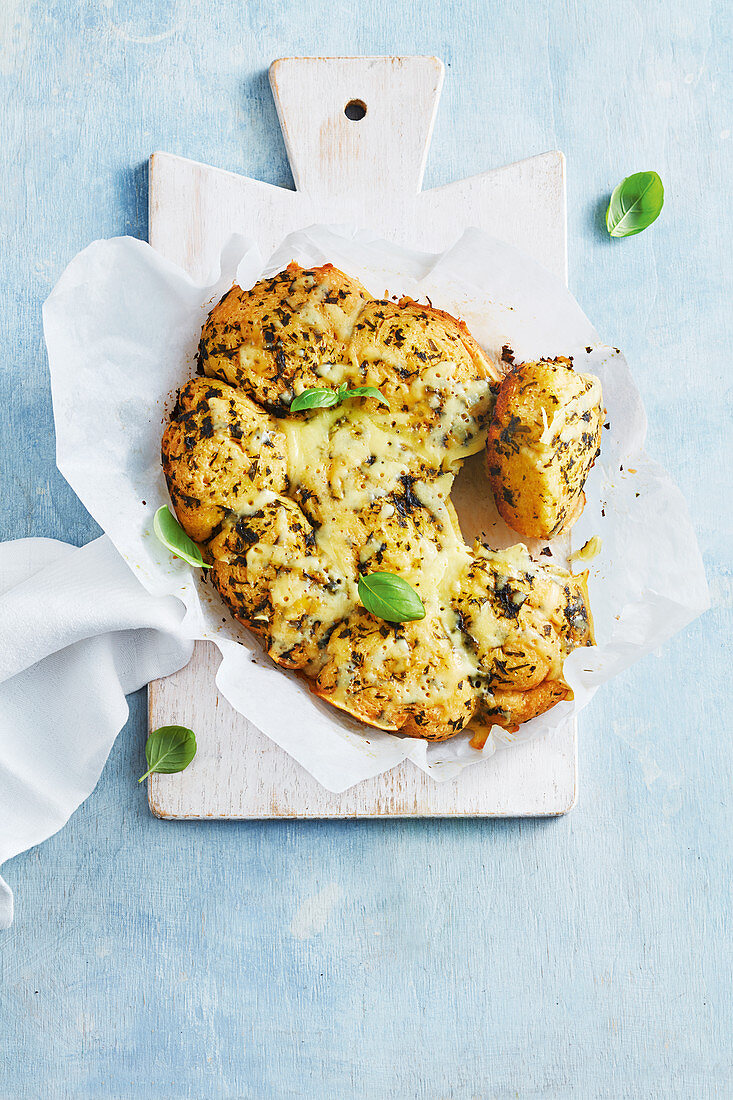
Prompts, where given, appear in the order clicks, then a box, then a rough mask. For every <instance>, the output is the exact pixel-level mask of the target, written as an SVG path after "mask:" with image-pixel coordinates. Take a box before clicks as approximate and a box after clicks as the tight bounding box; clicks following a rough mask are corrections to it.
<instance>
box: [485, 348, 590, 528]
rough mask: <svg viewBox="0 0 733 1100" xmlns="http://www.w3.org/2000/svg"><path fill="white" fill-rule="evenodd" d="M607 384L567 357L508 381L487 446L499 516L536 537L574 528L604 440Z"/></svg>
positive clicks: (525, 368)
mask: <svg viewBox="0 0 733 1100" xmlns="http://www.w3.org/2000/svg"><path fill="white" fill-rule="evenodd" d="M601 425H602V404H601V387H600V383H599V381H598V379H597V378H594V377H593V376H591V375H583V374H578V373H577V372H576V371H574V370H573V368H572V364H571V362H570V360H568V359H562V358H559V359H553V360H540V361H538V362H534V363H521V364H519V365H518V366H516V367H514V368H513V369H512V370H511V371H510V372H509V373H508V374H507V375H506V377H505V378H504V380H503V382H502V383H501V386H500V387H499V393H498V396H497V399H496V407H495V409H494V415H493V417H492V419H491V423H490V425H489V435H488V440H487V444H486V468H487V473H488V477H489V483H490V485H491V488H492V490H493V493H494V497H495V500H496V506H497V508H498V510H499V514H500V515H501V516H502V518H503V519H504V520H505V522H506V523H507V524H508V525H509V526H510V527H511V528H513V530H515V531H517V532H519V534H520V535H527V536H529V537H532V538H538V539H548V538H552V537H555V536H557V535H559V534H560V533H561V532H564V531H568V530H570V528H571V527H572V525H573V524H574V523H575V521H576V520H577V519H578V517H579V515H580V513H581V512H582V510H583V505H584V503H585V497H584V496H583V486H584V485H585V480H586V478H587V476H588V471H589V470H590V468H591V466H592V465H593V463H594V461H595V458H596V455H597V454H598V451H599V448H600V441H601Z"/></svg>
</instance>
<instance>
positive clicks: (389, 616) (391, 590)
mask: <svg viewBox="0 0 733 1100" xmlns="http://www.w3.org/2000/svg"><path fill="white" fill-rule="evenodd" d="M359 599H360V600H361V602H362V604H363V605H364V607H365V608H366V609H367V611H369V612H371V614H372V615H376V616H377V618H378V619H386V621H387V622H388V623H411V622H414V621H415V620H416V619H424V618H425V608H424V606H423V602H422V600H421V599H420V597H419V596H418V594H417V592H416V591H415V589H414V588H413V587H412V585H411V584H408V583H407V581H406V580H404V579H403V578H402V577H398V576H397V574H396V573H368V574H366V575H365V576H364V575H362V576H360V577H359Z"/></svg>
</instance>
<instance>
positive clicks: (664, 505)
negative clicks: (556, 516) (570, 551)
mask: <svg viewBox="0 0 733 1100" xmlns="http://www.w3.org/2000/svg"><path fill="white" fill-rule="evenodd" d="M291 260H296V261H298V262H299V263H301V264H302V265H304V266H313V265H317V264H321V263H333V264H335V265H336V266H337V267H339V268H341V269H342V270H344V271H345V272H346V273H347V274H349V275H353V276H356V277H357V278H359V279H360V280H361V282H362V283H363V284H364V285H365V286H366V287H367V289H368V290H369V291H370V292H371V293H372V294H373V295H374V296H375V297H382V296H390V295H393V294H394V295H397V296H402V295H403V294H408V295H410V296H411V297H413V298H416V299H420V300H423V301H424V300H425V299H426V298H427V299H429V300H430V301H431V302H432V304H433V305H435V306H437V307H439V308H441V309H445V310H447V311H448V312H450V313H453V314H454V315H456V316H458V317H462V318H463V319H464V320H465V321H466V322H467V324H468V327H469V329H470V330H471V332H472V333H473V335H474V336H475V337H476V339H477V340H478V341H479V342H480V343H481V344H482V345H483V346H484V347H485V348H486V349H487V351H489V353H490V354H493V355H494V356H496V357H498V356H500V355H501V350H502V347H503V346H504V345H509V346H510V347H511V349H512V351H513V352H514V355H515V358H516V360H517V362H520V361H522V360H526V359H536V358H540V357H543V356H554V355H568V356H573V358H574V363H575V367H576V369H578V370H581V371H583V372H590V373H593V374H596V375H597V376H598V377H599V378H600V380H601V382H602V385H603V394H604V401H605V405H606V409H607V417H606V420H607V423H608V425H609V427H608V428H607V429H606V430H604V431H603V439H602V450H601V455H600V458H599V459H598V460H597V461H596V464H595V466H594V468H593V470H592V471H591V474H590V476H589V478H588V482H587V484H586V490H585V492H586V497H587V505H586V508H585V511H584V513H583V516H582V518H581V519H580V520H579V522H578V523H577V524H576V526H575V528H574V529H573V546H574V547H579V546H582V545H583V543H584V542H585V541H586V539H588V538H590V537H591V536H592V535H598V536H599V537H600V538H601V541H602V551H601V554H600V556H599V557H598V558H597V559H596V560H595V561H593V562H592V563H591V564H590V566H589V568H590V597H591V608H592V612H593V617H594V622H595V630H596V639H597V645H596V646H595V647H593V648H589V649H581V650H576V652H574V653H573V654H571V655H570V657H569V658H568V659H567V661H566V663H565V676H566V679H567V681H568V683H569V684H570V685H571V687H572V688H573V691H574V695H575V698H574V700H573V701H572V702H563V703H560V704H558V705H557V706H555V707H554V708H553V709H552V710H551V711H549V712H548V713H547V714H544V715H541V716H540V717H538V718H535V719H533V720H532V721H531V722H527V723H525V724H524V725H523V726H522V727H521V728H520V729H519V731H518V732H517V733H515V734H508V733H506V731H504V730H501V729H499V727H494V729H493V731H492V734H491V736H490V737H489V739H488V741H487V743H486V746H485V748H484V749H483V750H482V751H477V750H475V749H472V748H471V747H470V745H469V743H468V742H469V738H470V734H466V733H463V734H461V735H458V736H457V737H455V738H452V739H451V740H449V741H445V742H440V743H429V742H425V741H419V740H414V739H411V738H406V737H401V736H398V735H394V734H389V733H384V732H381V731H379V730H375V729H373V728H371V727H367V726H364V725H362V724H361V723H359V722H357V721H355V720H353V719H351V718H350V717H349V716H347V715H344V714H342V713H340V712H338V711H336V710H335V709H334V708H332V707H330V706H328V705H327V704H326V703H323V702H322V701H320V700H319V699H317V698H316V697H315V696H313V695H312V694H311V693H310V691H309V690H308V686H307V684H306V683H305V682H304V681H303V680H301V679H299V678H298V677H297V676H295V675H294V674H291V673H288V672H285V671H283V670H282V669H279V668H277V667H276V666H275V665H274V664H272V663H271V662H270V661H269V659H268V658H267V657H266V655H265V654H264V652H263V650H262V649H261V647H260V645H259V643H258V642H257V641H256V640H255V639H254V637H252V636H251V635H250V634H249V633H248V632H247V631H246V630H245V629H244V628H243V627H240V626H239V625H238V624H237V623H236V622H235V621H234V620H233V619H232V618H231V617H230V616H229V614H228V612H227V609H226V608H225V606H224V604H223V603H222V601H221V599H220V597H219V596H218V594H217V593H216V591H215V589H214V588H213V586H212V585H211V584H210V583H207V581H206V579H205V577H204V576H203V572H202V571H197V570H193V569H191V568H190V567H189V566H188V565H186V564H185V563H184V562H182V561H180V560H179V559H176V558H173V557H172V556H171V555H170V554H169V552H168V551H166V550H165V548H164V547H162V546H161V545H160V544H159V543H158V541H157V540H156V539H155V537H154V535H153V533H152V524H153V515H154V514H155V511H156V509H157V508H158V507H159V506H160V505H161V504H167V503H169V499H168V493H167V489H166V485H165V479H164V477H163V472H162V469H161V464H160V438H161V435H162V432H163V428H164V424H165V422H166V419H167V414H168V412H169V411H170V409H171V407H172V405H173V402H174V400H175V394H176V391H177V389H178V388H179V387H180V386H181V385H182V384H183V383H184V382H185V381H186V380H187V379H188V378H189V377H190V375H191V374H192V373H193V371H194V360H195V353H196V348H197V345H198V341H199V337H200V334H201V327H202V325H203V323H204V321H205V319H206V316H207V314H208V312H209V310H210V309H211V307H212V305H213V304H214V303H215V302H216V301H218V299H219V298H220V297H221V295H222V294H223V293H224V291H226V290H227V289H228V288H229V287H230V286H231V284H232V282H234V281H236V282H238V283H239V285H240V286H242V287H244V288H248V287H250V286H252V285H253V284H254V283H255V282H256V281H257V280H258V279H260V278H262V277H263V276H265V275H269V274H274V273H276V272H277V271H280V270H281V269H282V268H283V267H284V266H285V265H286V264H287V263H288V262H289V261H291ZM44 328H45V335H46V343H47V346H48V356H49V364H50V371H51V385H52V392H53V407H54V419H55V425H56V454H57V463H58V467H59V469H60V471H61V473H62V474H63V475H64V477H65V478H66V480H67V481H68V482H69V484H70V485H71V486H72V487H73V488H74V490H75V491H76V493H77V494H78V496H79V497H80V499H81V500H82V501H83V503H84V504H85V506H86V507H87V509H88V510H89V512H90V513H91V515H92V516H93V517H94V519H95V520H96V521H97V522H98V523H99V524H100V526H101V527H102V528H103V529H104V531H105V532H106V533H107V534H108V535H109V537H110V538H111V540H112V541H113V543H114V544H115V546H116V547H117V549H118V551H119V552H120V554H121V555H122V556H123V557H124V559H125V561H126V562H127V563H128V564H129V566H130V568H131V569H132V570H133V571H134V573H135V574H136V576H137V577H138V578H139V580H140V581H141V582H142V584H143V585H144V586H145V588H147V589H148V591H149V592H150V593H151V594H153V595H169V594H171V595H175V596H177V597H178V598H179V599H181V600H182V601H183V603H184V605H185V607H186V615H185V618H184V620H183V627H182V629H183V631H184V632H185V633H186V635H187V636H188V637H190V638H194V639H210V640H211V641H213V642H214V643H215V644H216V645H217V646H218V647H219V649H220V651H221V653H222V662H221V665H220V667H219V670H218V673H217V678H216V682H217V686H218V688H219V690H220V691H221V693H222V694H223V695H224V697H225V698H226V699H227V700H228V701H229V702H230V703H231V705H232V706H233V707H234V708H235V709H236V710H238V711H239V712H240V713H241V714H243V715H245V716H246V717H247V718H248V719H249V720H250V721H251V722H253V723H254V724H255V725H256V726H257V727H258V728H259V729H260V730H262V732H263V733H265V734H266V735H267V736H268V737H270V738H272V740H273V741H275V742H276V743H277V744H278V745H280V746H281V747H282V748H283V749H285V750H286V751H287V752H289V753H290V754H291V755H292V756H293V757H294V758H295V759H296V760H298V761H299V763H300V764H301V765H303V767H305V768H306V769H307V770H308V771H309V772H310V773H311V774H312V775H313V776H314V777H315V778H316V779H317V780H318V781H319V782H320V783H321V784H323V786H324V787H326V788H328V789H329V790H331V791H335V792H338V791H343V790H345V789H346V788H348V787H350V786H352V785H353V784H354V783H358V782H359V781H361V780H363V779H367V778H369V777H371V776H373V775H377V774H378V773H380V772H382V771H386V770H387V769H389V768H392V767H394V766H395V765H396V764H398V763H400V762H401V761H402V760H404V759H406V758H409V759H411V760H412V761H414V763H415V764H416V765H417V766H418V767H420V768H422V769H423V770H424V771H426V772H428V773H429V774H430V775H431V776H432V777H433V778H434V779H436V780H447V779H451V778H453V777H454V776H456V775H457V774H458V773H459V772H460V771H461V770H462V769H463V768H464V767H466V766H468V765H469V764H472V763H475V762H477V761H479V760H482V759H485V758H486V757H488V756H491V755H492V754H493V753H494V752H495V751H496V750H497V749H498V748H507V747H509V746H511V745H512V744H514V743H516V742H519V741H524V740H527V739H528V738H531V737H537V736H540V735H543V734H549V733H551V732H552V731H553V730H555V729H557V727H558V726H559V725H560V724H561V723H562V722H563V721H564V720H565V719H566V718H567V717H568V715H570V714H573V713H576V712H577V711H579V710H580V709H581V708H582V707H583V706H585V705H586V703H587V702H588V701H589V700H590V699H591V697H592V696H593V694H594V692H595V691H596V689H597V688H598V687H599V686H600V685H601V684H602V683H604V682H605V681H606V680H609V679H610V678H611V677H612V676H614V675H616V673H618V672H620V671H621V670H622V669H624V668H626V667H628V666H629V665H630V664H632V663H633V662H634V661H636V660H638V659H639V658H640V657H642V656H643V655H644V654H646V653H648V652H649V651H651V650H653V649H656V648H657V647H658V646H660V645H661V644H662V643H663V642H664V641H665V640H666V639H667V638H669V637H670V636H671V635H672V634H674V633H675V632H676V631H677V630H680V629H681V628H682V627H683V626H685V624H686V623H688V622H690V621H691V620H692V619H694V618H695V617H696V616H697V615H699V614H700V613H701V612H702V611H704V610H705V609H706V608H707V607H708V606H709V600H708V593H707V585H706V582H705V574H704V570H703V566H702V561H701V557H700V552H699V550H698V546H697V543H696V540H695V536H694V533H693V530H692V526H691V523H690V520H689V516H688V512H687V508H686V505H685V502H684V499H683V497H682V495H681V493H680V491H679V490H678V489H677V487H676V486H675V485H674V483H673V482H672V480H671V478H670V477H669V475H668V474H667V473H666V472H665V470H664V469H663V468H662V467H661V466H660V465H659V464H658V463H656V462H654V461H653V460H652V459H650V458H649V456H648V455H647V454H646V453H645V452H644V449H643V446H644V438H645V434H646V417H645V414H644V410H643V407H642V403H641V398H640V396H639V393H638V390H637V389H636V386H635V385H634V382H633V380H632V378H631V374H630V372H629V369H628V367H627V364H626V361H625V359H624V357H623V355H622V354H621V353H620V352H619V351H617V350H615V349H612V348H610V347H607V346H606V345H604V344H603V343H602V342H601V340H600V338H599V336H598V334H597V333H596V332H595V330H594V329H593V327H592V325H591V324H590V322H589V321H588V319H587V318H586V317H585V315H584V314H583V312H582V311H581V309H580V307H579V306H578V304H577V303H576V302H575V300H574V298H573V297H572V295H571V294H570V292H569V291H568V290H567V288H566V287H565V286H564V285H563V284H562V283H561V282H560V281H559V280H558V279H556V278H555V277H554V276H553V275H551V274H549V273H548V272H547V271H545V270H544V269H543V268H542V267H540V266H539V265H538V264H537V263H536V262H535V261H534V260H532V259H531V258H530V257H529V256H527V255H525V254H523V253H521V252H520V251H518V250H517V249H515V248H512V247H510V246H509V245H507V244H504V243H502V242H501V241H498V240H495V239H493V238H491V237H489V236H487V235H486V234H484V233H482V232H480V231H479V230H468V231H467V232H466V233H465V234H464V236H463V237H462V238H461V239H460V240H459V241H458V243H457V244H456V245H455V246H454V247H453V248H451V249H450V250H448V251H447V252H445V253H444V254H442V255H430V254H426V253H418V252H411V251H408V250H406V249H404V248H400V247H397V246H395V245H392V244H390V243H387V242H385V241H382V240H379V239H376V238H374V237H373V236H371V235H370V234H368V233H366V232H363V231H358V230H356V229H355V228H353V227H349V226H339V227H326V226H312V227H311V228H309V229H307V230H303V231H301V232H298V233H295V234H292V235H291V236H289V237H288V238H287V239H286V240H285V241H284V242H283V244H282V245H281V246H280V247H279V248H278V249H277V251H276V253H275V254H274V255H273V256H272V257H271V258H270V259H269V260H268V261H267V262H263V260H262V257H261V256H260V254H259V252H258V250H257V247H256V244H255V243H254V242H253V241H252V240H249V239H246V238H244V237H233V238H232V239H231V240H230V241H229V242H228V244H227V245H226V247H225V248H224V250H223V252H222V256H221V270H220V272H219V273H212V274H211V278H210V283H209V285H207V286H204V287H201V286H198V285H196V284H195V283H194V282H192V280H191V279H190V278H189V277H188V276H187V275H186V274H185V273H184V272H183V271H182V270H181V269H180V268H178V267H176V266H175V265H174V264H171V263H169V262H168V261H167V260H164V259H163V258H162V257H160V256H159V255H158V254H157V253H156V252H154V251H153V249H151V248H150V246H149V245H147V244H145V243H143V242H141V241H138V240H136V239H134V238H130V237H120V238H114V239H112V240H107V241H96V242H95V243H94V244H91V245H90V246H89V247H88V248H86V249H84V251H83V252H81V253H80V254H79V255H78V256H77V257H76V258H75V259H74V260H72V262H71V263H70V264H69V266H68V268H67V269H66V271H65V272H64V273H63V275H62V276H61V279H60V280H59V282H58V284H57V286H56V287H55V289H54V290H53V292H52V294H51V295H50V297H49V298H48V300H47V302H46V303H45V306H44ZM453 500H454V502H455V503H456V506H457V509H458V513H459V517H460V519H461V525H462V529H463V531H464V535H465V536H466V539H467V541H468V542H471V541H472V539H473V538H474V537H480V538H481V539H482V540H483V541H485V542H487V543H488V544H489V545H491V546H492V547H495V548H498V547H500V546H507V545H510V544H511V543H513V542H517V541H520V540H519V538H518V536H517V535H516V534H514V533H513V532H511V531H509V529H508V528H506V526H505V525H504V524H503V522H502V521H501V519H500V518H499V517H498V515H497V512H496V509H495V507H494V504H493V499H492V497H491V492H490V490H489V487H488V483H487V481H486V478H485V476H484V474H483V470H482V457H481V456H476V457H474V458H472V459H469V460H468V462H467V463H466V465H465V466H464V469H463V470H462V471H461V473H460V474H459V476H458V478H457V481H456V485H455V488H454V493H453ZM524 541H525V542H527V543H528V545H529V548H530V550H532V551H534V552H536V551H538V550H539V549H540V548H541V547H542V546H543V544H542V543H534V542H533V541H532V540H524ZM554 553H555V560H562V557H561V548H557V547H556V548H555V550H554Z"/></svg>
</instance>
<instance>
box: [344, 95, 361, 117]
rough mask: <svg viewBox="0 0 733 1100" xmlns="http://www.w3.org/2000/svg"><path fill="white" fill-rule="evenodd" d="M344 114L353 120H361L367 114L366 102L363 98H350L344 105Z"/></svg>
mask: <svg viewBox="0 0 733 1100" xmlns="http://www.w3.org/2000/svg"><path fill="white" fill-rule="evenodd" d="M344 114H345V115H346V117H347V118H348V119H350V120H351V121H352V122H361V120H362V119H363V118H364V115H365V114H366V103H365V102H364V100H363V99H350V100H349V102H348V103H347V104H346V106H345V107H344Z"/></svg>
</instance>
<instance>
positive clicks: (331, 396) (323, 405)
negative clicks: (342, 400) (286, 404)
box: [290, 389, 339, 413]
mask: <svg viewBox="0 0 733 1100" xmlns="http://www.w3.org/2000/svg"><path fill="white" fill-rule="evenodd" d="M338 403H339V398H338V391H337V390H319V389H310V390H303V392H302V393H299V394H298V396H297V397H294V398H293V400H292V401H291V402H290V411H291V412H294V413H297V412H304V411H305V409H330V408H331V407H332V406H333V405H338Z"/></svg>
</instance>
